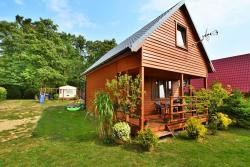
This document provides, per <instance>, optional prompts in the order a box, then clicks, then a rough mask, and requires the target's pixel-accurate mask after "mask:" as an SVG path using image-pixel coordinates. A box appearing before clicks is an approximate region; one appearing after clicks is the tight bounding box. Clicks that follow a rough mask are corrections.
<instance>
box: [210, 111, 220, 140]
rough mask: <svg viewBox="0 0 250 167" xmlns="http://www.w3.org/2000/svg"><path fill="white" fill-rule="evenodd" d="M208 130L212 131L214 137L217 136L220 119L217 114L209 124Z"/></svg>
mask: <svg viewBox="0 0 250 167" xmlns="http://www.w3.org/2000/svg"><path fill="white" fill-rule="evenodd" d="M208 129H209V130H210V133H211V134H212V135H215V134H216V133H217V130H218V117H217V115H216V114H214V115H213V116H211V118H210V121H209V124H208Z"/></svg>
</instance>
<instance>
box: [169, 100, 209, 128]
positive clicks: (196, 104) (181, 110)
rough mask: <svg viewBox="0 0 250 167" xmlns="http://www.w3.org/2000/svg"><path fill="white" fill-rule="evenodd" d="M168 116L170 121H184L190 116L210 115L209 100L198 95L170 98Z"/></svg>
mask: <svg viewBox="0 0 250 167" xmlns="http://www.w3.org/2000/svg"><path fill="white" fill-rule="evenodd" d="M169 101H170V103H169V107H168V106H167V108H168V109H167V117H168V118H169V123H172V122H178V121H184V120H186V119H188V118H190V117H201V116H207V115H208V100H207V99H205V98H202V97H196V96H179V97H173V96H171V97H170V98H169Z"/></svg>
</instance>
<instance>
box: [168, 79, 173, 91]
mask: <svg viewBox="0 0 250 167" xmlns="http://www.w3.org/2000/svg"><path fill="white" fill-rule="evenodd" d="M171 88H172V82H171V81H168V89H170V90H171Z"/></svg>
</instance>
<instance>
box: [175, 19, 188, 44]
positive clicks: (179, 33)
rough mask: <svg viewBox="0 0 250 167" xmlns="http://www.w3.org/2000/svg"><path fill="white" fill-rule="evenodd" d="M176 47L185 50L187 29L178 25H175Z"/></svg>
mask: <svg viewBox="0 0 250 167" xmlns="http://www.w3.org/2000/svg"><path fill="white" fill-rule="evenodd" d="M176 45H177V46H179V47H181V48H187V29H186V28H185V27H183V26H181V25H180V24H178V23H177V24H176Z"/></svg>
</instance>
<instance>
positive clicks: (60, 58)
mask: <svg viewBox="0 0 250 167" xmlns="http://www.w3.org/2000/svg"><path fill="white" fill-rule="evenodd" d="M115 45H116V42H115V40H114V39H112V40H104V41H87V40H86V39H85V38H84V37H83V36H81V35H79V36H76V35H72V34H69V33H65V32H59V31H58V26H57V25H56V24H54V23H53V21H52V20H50V19H42V18H40V19H39V20H38V21H32V20H31V19H30V18H24V17H22V16H19V15H17V16H16V20H15V21H14V22H7V21H0V50H1V53H0V54H1V55H0V85H7V87H11V86H12V87H13V86H18V87H21V88H22V89H23V90H25V89H28V88H32V89H38V88H40V87H45V86H46V87H58V86H60V85H64V84H70V85H73V86H79V85H81V83H82V82H83V81H82V79H81V77H80V74H81V73H82V72H83V71H84V70H85V69H86V68H87V67H88V66H90V65H91V64H92V63H94V62H95V61H96V60H97V59H98V58H99V57H100V56H102V55H103V54H105V53H106V52H107V51H108V50H109V49H111V48H113V47H114V46H115Z"/></svg>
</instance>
